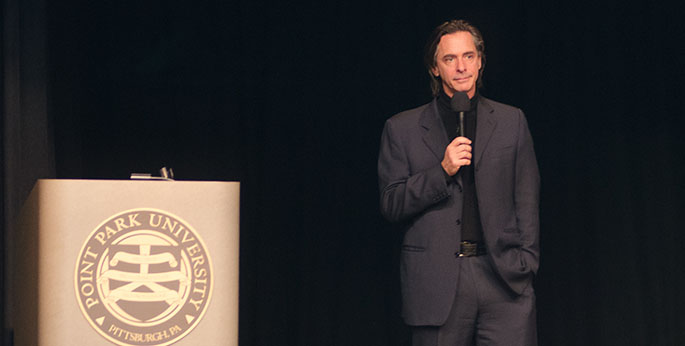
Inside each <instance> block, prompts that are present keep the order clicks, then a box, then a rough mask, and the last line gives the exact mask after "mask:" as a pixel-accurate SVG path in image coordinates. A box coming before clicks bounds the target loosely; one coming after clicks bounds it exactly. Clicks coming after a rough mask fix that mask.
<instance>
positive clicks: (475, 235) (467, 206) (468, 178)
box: [438, 90, 483, 243]
mask: <svg viewBox="0 0 685 346" xmlns="http://www.w3.org/2000/svg"><path fill="white" fill-rule="evenodd" d="M477 107H478V93H476V94H475V95H474V96H473V98H472V99H471V109H470V110H469V111H468V112H465V113H464V126H465V127H466V128H465V131H464V135H465V136H466V137H467V138H468V139H470V140H471V147H472V148H473V149H474V151H475V148H476V114H478V112H477ZM438 112H439V113H440V118H441V119H442V122H443V124H444V125H445V130H446V131H447V138H449V140H450V142H451V141H453V140H454V139H455V138H457V136H458V134H459V121H458V118H459V114H458V113H457V112H455V111H453V110H452V108H451V107H450V97H449V96H447V94H445V91H443V90H441V91H440V95H438ZM458 175H461V187H462V189H461V190H462V191H463V193H464V203H463V211H462V219H461V220H458V221H457V225H459V224H461V239H462V240H463V241H471V242H478V243H480V242H482V241H483V226H482V225H481V222H480V211H479V210H478V196H477V195H476V180H475V174H474V171H473V160H472V161H471V164H470V165H468V166H463V167H461V168H460V169H459V172H457V174H455V175H454V177H450V179H448V181H450V182H451V183H456V178H457V176H458Z"/></svg>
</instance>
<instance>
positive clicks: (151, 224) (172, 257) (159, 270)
mask: <svg viewBox="0 0 685 346" xmlns="http://www.w3.org/2000/svg"><path fill="white" fill-rule="evenodd" d="M74 283H75V289H76V297H77V299H78V302H79V306H80V308H81V311H82V312H83V315H84V316H85V317H86V319H87V320H88V322H89V323H90V325H91V326H93V328H95V330H97V331H98V333H100V334H101V335H102V336H104V337H105V338H107V339H109V340H110V341H112V342H114V343H115V344H117V345H131V346H138V345H153V346H161V345H169V344H171V343H174V342H176V341H178V340H179V339H181V338H182V337H184V336H185V335H187V334H188V333H190V331H191V330H192V329H193V328H195V326H196V325H197V324H198V322H199V321H200V319H202V316H203V315H204V313H205V311H206V310H207V306H208V303H209V300H210V298H211V292H212V284H213V280H212V263H211V261H210V258H209V254H208V253H207V248H206V247H205V245H204V243H203V242H202V240H201V239H200V237H199V235H198V233H197V232H196V231H195V230H194V229H193V228H192V227H191V226H190V225H189V224H188V223H187V222H185V221H183V220H182V219H181V218H179V217H177V216H175V215H173V214H171V213H168V212H165V211H162V210H156V209H133V210H128V211H125V212H122V213H120V214H117V215H114V216H112V217H110V218H109V219H107V220H105V221H104V222H103V223H101V224H100V225H99V226H97V227H96V228H95V230H93V232H92V233H91V234H90V236H89V237H88V239H87V240H86V241H85V243H84V244H83V247H82V248H81V252H80V254H79V257H78V259H77V261H76V272H75V277H74Z"/></svg>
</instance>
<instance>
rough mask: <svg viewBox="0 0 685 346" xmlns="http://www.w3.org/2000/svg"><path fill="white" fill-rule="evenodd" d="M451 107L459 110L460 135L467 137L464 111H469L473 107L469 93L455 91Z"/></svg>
mask: <svg viewBox="0 0 685 346" xmlns="http://www.w3.org/2000/svg"><path fill="white" fill-rule="evenodd" d="M450 107H451V108H452V110H453V111H455V112H459V136H460V137H465V134H464V112H468V111H469V109H471V100H469V95H467V94H466V93H465V92H460V91H458V92H455V93H454V95H452V99H451V100H450Z"/></svg>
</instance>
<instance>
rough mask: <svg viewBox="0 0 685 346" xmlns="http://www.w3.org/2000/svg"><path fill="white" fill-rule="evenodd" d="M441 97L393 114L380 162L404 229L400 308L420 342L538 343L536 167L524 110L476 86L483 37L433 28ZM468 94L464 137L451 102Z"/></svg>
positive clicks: (431, 55)
mask: <svg viewBox="0 0 685 346" xmlns="http://www.w3.org/2000/svg"><path fill="white" fill-rule="evenodd" d="M425 60H426V66H427V68H428V71H429V73H430V74H431V77H432V80H433V93H434V95H435V99H433V101H432V102H430V103H428V104H426V105H423V106H421V107H418V108H415V109H412V110H408V111H405V112H402V113H399V114H397V115H395V116H393V117H392V118H390V119H389V120H388V121H387V122H386V124H385V128H384V130H383V135H382V138H381V146H380V153H379V159H378V175H379V184H380V190H381V193H380V195H381V211H382V213H383V215H384V216H385V217H386V218H387V219H388V220H390V221H392V222H397V223H399V224H400V226H401V228H402V230H403V231H404V232H405V233H404V241H403V245H402V252H401V266H400V270H401V272H400V276H401V285H402V286H401V288H402V302H403V308H402V314H403V317H404V320H405V322H406V323H407V324H408V325H410V326H411V327H412V338H413V343H414V345H415V346H457V345H459V346H461V345H463V346H471V345H479V346H482V345H500V346H517V345H519V346H531V345H533V346H534V345H537V335H536V318H535V294H534V291H533V286H532V281H533V276H534V275H535V273H536V271H537V269H538V263H539V217H538V200H539V185H540V183H539V180H540V178H539V173H538V167H537V161H536V158H535V152H534V150H533V142H532V138H531V135H530V132H529V130H528V125H527V122H526V119H525V117H524V115H523V112H522V111H521V110H520V109H518V108H514V107H511V106H507V105H504V104H501V103H498V102H495V101H492V100H489V99H487V98H485V97H483V96H481V95H479V94H478V88H477V87H478V86H479V84H480V80H481V75H482V72H483V67H484V64H485V54H484V43H483V38H482V36H481V34H480V32H479V31H478V30H477V29H476V28H475V27H473V26H472V25H471V24H469V23H467V22H465V21H461V20H455V21H450V22H446V23H444V24H442V25H440V26H438V27H437V28H436V30H435V31H434V33H433V36H432V39H431V40H430V41H429V43H428V46H427V52H426V59H425ZM460 92H462V93H466V95H468V98H469V99H470V104H471V106H470V109H469V110H468V111H466V112H465V113H466V114H465V122H464V127H465V129H464V130H465V135H464V136H463V137H462V136H458V135H457V133H459V132H458V128H459V126H460V125H459V122H458V121H457V120H456V119H457V117H458V115H457V113H456V112H455V111H453V110H452V109H451V108H450V101H451V99H452V97H453V96H454V95H455V94H457V93H460Z"/></svg>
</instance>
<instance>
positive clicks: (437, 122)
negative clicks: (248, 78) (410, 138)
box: [419, 99, 449, 161]
mask: <svg viewBox="0 0 685 346" xmlns="http://www.w3.org/2000/svg"><path fill="white" fill-rule="evenodd" d="M419 125H421V127H423V129H424V133H423V141H424V143H426V145H427V146H428V148H430V150H431V151H432V152H433V154H435V157H436V158H437V159H438V160H439V161H442V159H443V157H444V156H445V148H446V147H447V144H449V142H448V139H447V134H446V133H445V129H444V125H443V124H442V120H441V119H440V116H439V113H438V103H437V100H436V99H433V102H431V103H430V104H429V105H428V107H426V110H425V111H424V112H423V114H421V118H420V119H419Z"/></svg>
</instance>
